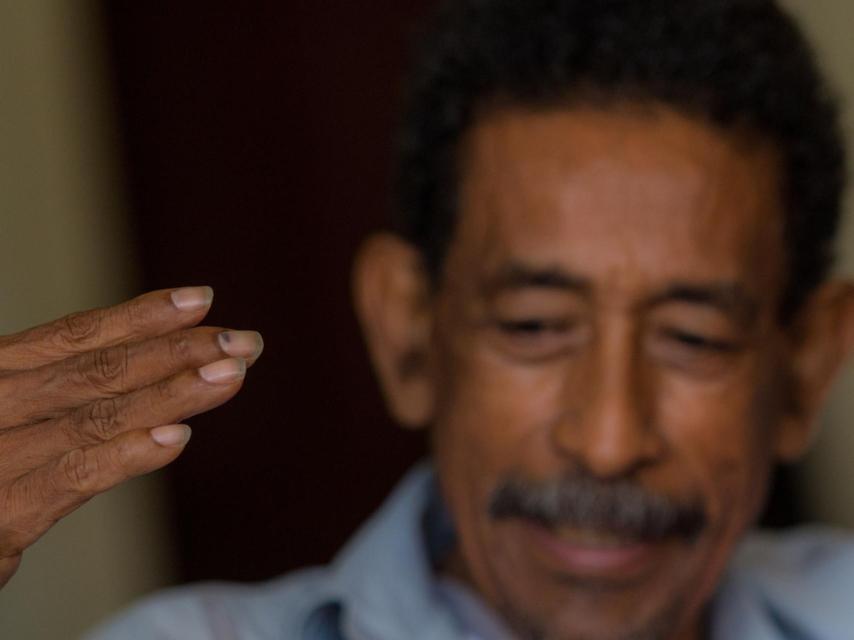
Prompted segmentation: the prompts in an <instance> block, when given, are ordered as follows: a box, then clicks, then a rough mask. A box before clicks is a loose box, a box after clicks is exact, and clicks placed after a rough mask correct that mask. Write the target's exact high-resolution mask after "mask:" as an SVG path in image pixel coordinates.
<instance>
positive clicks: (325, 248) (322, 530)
mask: <svg viewBox="0 0 854 640" xmlns="http://www.w3.org/2000/svg"><path fill="white" fill-rule="evenodd" d="M429 4H431V2H430V0H415V1H413V0H406V1H401V0H373V1H372V2H354V1H353V0H323V1H322V2H318V1H317V0H303V1H294V0H292V1H289V2H285V1H282V2H260V1H258V2H245V3H243V2H241V3H215V2H211V3H184V2H182V3H166V2H134V1H132V0H111V1H107V0H105V1H104V2H103V14H104V18H105V20H104V24H105V25H106V29H107V35H108V41H109V48H110V51H111V58H112V63H113V64H112V66H113V77H114V83H113V84H114V87H115V97H116V107H117V111H118V114H119V117H120V124H121V135H122V142H123V146H124V155H125V162H126V168H125V173H126V175H127V178H128V185H127V186H128V192H129V194H130V197H131V202H130V205H131V211H132V215H133V221H134V222H133V224H134V232H135V234H136V239H137V242H138V247H137V248H138V254H139V255H140V257H141V259H142V266H143V272H144V282H143V283H142V284H143V286H144V288H146V289H154V288H161V287H171V286H177V285H184V284H210V285H212V286H213V287H214V288H215V290H216V302H215V306H214V311H213V313H212V314H211V316H210V322H211V323H215V324H221V325H228V326H230V327H234V328H254V329H258V330H260V331H261V332H262V333H263V334H264V336H265V339H266V352H265V355H264V357H263V358H262V359H261V360H260V361H259V363H258V364H257V365H256V366H255V368H253V370H252V371H251V372H250V375H249V377H248V381H247V384H246V387H245V390H244V391H243V393H242V394H241V395H240V396H238V398H237V399H236V400H235V401H233V402H231V403H230V404H228V405H227V406H226V407H224V408H222V409H219V410H217V411H215V412H213V413H211V414H208V415H204V416H200V417H197V418H195V419H193V420H192V421H191V424H192V425H193V427H194V430H195V436H194V438H193V441H192V443H191V445H190V447H189V448H188V450H187V452H186V453H185V455H184V456H183V457H182V458H181V459H180V461H179V462H178V463H176V464H175V465H174V466H173V467H171V469H170V471H169V475H168V478H169V482H170V484H171V486H172V489H173V492H172V507H173V511H174V516H175V517H174V527H175V533H176V538H177V541H178V549H177V552H178V553H177V556H178V557H179V558H180V559H181V563H182V565H181V566H180V567H179V568H178V572H179V576H180V577H181V578H182V579H184V580H196V579H204V578H227V579H258V578H265V577H269V576H272V575H275V574H277V573H281V572H282V571H285V570H288V569H291V568H294V567H299V566H303V565H306V564H311V563H318V562H324V561H326V560H328V559H329V558H330V557H331V555H332V554H333V553H334V551H335V549H337V548H338V547H339V546H340V545H341V544H342V543H343V542H344V540H346V538H347V537H348V536H349V535H350V534H351V533H352V531H353V530H354V529H355V528H356V526H357V525H358V523H359V522H360V521H362V520H363V519H364V517H365V516H366V515H367V514H368V513H370V511H372V510H373V509H374V508H375V507H376V506H377V505H378V504H379V502H380V501H381V499H382V498H383V497H384V496H385V495H386V493H387V492H388V491H389V489H390V487H391V486H392V485H393V483H394V481H395V480H396V479H397V478H398V477H399V476H400V475H401V474H402V473H403V472H404V470H405V469H406V468H407V467H408V466H409V465H410V464H411V463H412V461H413V460H415V459H416V458H418V457H419V456H421V455H423V450H424V448H423V442H422V437H420V436H418V435H413V434H408V433H405V432H403V431H401V430H399V429H395V428H394V427H393V426H392V424H391V423H390V421H389V419H388V418H387V417H386V415H385V413H384V410H383V408H382V404H381V401H380V398H379V394H378V392H377V390H376V387H375V384H374V380H373V377H372V374H371V372H370V370H369V367H368V364H367V359H366V358H365V355H364V351H363V347H362V343H361V338H360V336H359V334H358V330H357V326H356V323H355V320H354V318H353V315H352V312H351V310H350V296H349V267H350V262H351V259H352V256H353V253H354V250H355V248H356V246H357V245H358V242H359V240H360V239H361V238H362V237H363V236H364V235H365V234H366V233H367V232H368V231H369V230H371V229H375V228H377V227H379V226H381V225H382V224H383V222H384V220H385V219H386V217H387V214H388V210H389V199H388V195H387V194H388V183H389V168H390V165H391V154H390V147H391V140H392V131H393V128H394V124H395V121H396V114H397V112H398V105H399V98H398V94H399V87H400V78H401V75H402V70H403V68H404V66H405V65H404V61H405V57H406V55H405V54H406V52H407V49H408V41H409V36H410V34H411V32H412V31H413V29H414V25H415V24H416V23H417V17H418V16H420V15H422V14H423V12H424V9H425V7H427V6H428V5H429ZM193 5H195V6H193ZM791 495H792V492H791V490H790V484H789V483H788V477H786V478H784V479H783V484H781V485H778V493H777V500H776V501H775V505H776V506H775V508H774V509H773V510H772V516H771V520H772V521H774V522H783V521H788V520H791V519H792V517H793V516H794V503H793V501H792V499H791Z"/></svg>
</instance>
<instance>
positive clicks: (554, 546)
mask: <svg viewBox="0 0 854 640" xmlns="http://www.w3.org/2000/svg"><path fill="white" fill-rule="evenodd" d="M523 526H524V527H525V530H526V532H527V533H528V534H529V535H530V536H531V537H532V538H533V541H534V543H535V545H536V547H537V548H539V549H541V550H542V552H544V554H545V555H546V557H547V558H548V559H550V560H551V562H552V563H555V564H557V565H558V566H559V567H560V568H561V570H562V571H563V572H566V573H568V574H571V575H578V576H589V577H601V578H623V579H626V578H631V577H634V576H636V575H638V574H640V573H643V571H644V570H646V569H648V568H649V567H650V566H651V565H652V561H653V560H654V558H655V555H656V554H655V551H656V550H657V549H658V547H659V545H653V544H651V543H643V542H633V543H626V544H624V545H617V546H594V545H584V544H580V543H575V542H569V541H567V540H565V539H563V538H561V537H559V536H557V535H555V534H553V533H551V532H550V531H549V530H548V529H546V528H545V527H541V526H538V525H535V524H524V525H523Z"/></svg>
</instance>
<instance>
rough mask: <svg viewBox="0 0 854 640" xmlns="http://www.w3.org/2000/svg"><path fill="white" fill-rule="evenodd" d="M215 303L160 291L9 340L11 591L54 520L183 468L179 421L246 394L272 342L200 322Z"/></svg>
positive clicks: (199, 291)
mask: <svg viewBox="0 0 854 640" xmlns="http://www.w3.org/2000/svg"><path fill="white" fill-rule="evenodd" d="M212 298H213V292H212V291H211V290H210V289H209V288H208V287H194V288H186V289H178V290H166V291H156V292H153V293H148V294H145V295H143V296H140V297H138V298H135V299H133V300H130V301H129V302H126V303H124V304H121V305H118V306H116V307H112V308H109V309H96V310H93V311H86V312H82V313H76V314H73V315H70V316H67V317H65V318H62V319H60V320H57V321H55V322H52V323H49V324H46V325H43V326H40V327H36V328H34V329H29V330H27V331H24V332H22V333H19V334H15V335H11V336H3V337H0V587H2V586H3V585H5V584H6V583H7V582H8V581H9V579H10V578H11V577H12V576H13V575H14V573H15V571H16V570H17V568H18V566H19V564H20V561H21V555H22V554H23V552H24V550H26V549H27V547H29V546H30V545H31V544H33V543H34V542H35V541H36V540H37V539H38V538H39V537H40V536H41V535H42V534H44V533H45V532H46V531H47V530H48V529H49V528H50V527H51V526H52V525H53V524H54V523H55V522H57V521H58V520H59V519H60V518H62V517H64V516H66V515H68V514H69V513H70V512H71V511H73V510H74V509H76V508H77V507H79V506H80V505H81V504H83V503H84V502H86V501H87V500H88V499H89V498H91V497H93V496H95V495H96V494H98V493H101V492H103V491H106V490H107V489H110V488H111V487H114V486H115V485H117V484H119V483H121V482H124V481H125V480H128V479H130V478H133V477H136V476H139V475H142V474H145V473H148V472H151V471H154V470H156V469H159V468H160V467H163V466H164V465H166V464H168V463H170V462H172V461H173V460H174V459H175V458H177V457H178V455H179V454H180V453H181V452H182V451H183V449H184V446H185V445H186V443H187V440H188V439H189V435H190V430H189V428H188V427H187V426H186V425H182V424H179V423H180V422H181V421H182V420H185V419H187V418H189V417H191V416H194V415H197V414H199V413H202V412H204V411H208V410H209V409H213V408H214V407H217V406H219V405H220V404H223V403H224V402H226V401H228V400H229V399H231V398H232V397H233V396H234V395H235V394H236V393H237V392H238V391H239V390H240V387H241V386H242V384H243V379H244V376H245V371H246V367H247V366H248V365H251V364H252V363H253V362H254V361H255V359H256V358H257V357H258V356H259V355H260V353H261V350H262V348H263V343H262V341H261V337H260V335H259V334H257V333H255V332H250V331H227V330H224V329H219V328H214V327H199V326H196V325H198V323H199V322H201V321H202V319H203V318H204V317H205V315H206V314H207V312H208V310H209V309H210V305H211V301H212Z"/></svg>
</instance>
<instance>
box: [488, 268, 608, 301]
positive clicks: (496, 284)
mask: <svg viewBox="0 0 854 640" xmlns="http://www.w3.org/2000/svg"><path fill="white" fill-rule="evenodd" d="M484 289H485V291H486V292H487V294H488V295H493V296H494V295H497V294H499V293H502V292H505V291H515V290H519V289H553V290H557V291H566V292H571V293H579V294H582V295H590V293H591V291H592V286H591V284H590V281H589V280H587V279H586V278H582V277H580V276H576V275H573V274H570V273H567V272H566V271H564V270H562V269H559V268H556V267H537V266H533V265H526V264H523V263H521V262H511V263H509V264H507V265H505V266H504V267H502V268H501V269H499V270H498V272H497V273H496V274H494V275H493V276H491V277H489V278H488V279H487V281H486V283H485V287H484Z"/></svg>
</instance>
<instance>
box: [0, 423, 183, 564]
mask: <svg viewBox="0 0 854 640" xmlns="http://www.w3.org/2000/svg"><path fill="white" fill-rule="evenodd" d="M189 436H190V430H189V427H187V426H186V425H170V426H168V427H160V428H158V429H153V430H149V429H138V430H135V431H130V432H127V433H123V434H121V435H119V436H117V437H116V438H113V439H112V440H109V441H107V442H103V443H101V444H98V445H95V446H90V447H82V448H77V449H73V450H71V451H69V452H67V453H66V454H65V455H63V456H61V457H59V458H58V459H55V460H53V461H51V462H49V463H48V464H45V465H43V466H41V467H39V468H37V469H35V470H34V471H32V472H30V473H28V474H26V475H24V476H22V477H21V478H19V479H18V480H17V481H15V482H13V483H12V484H10V485H8V486H7V487H6V488H5V490H4V492H3V496H2V499H3V504H4V510H3V512H2V513H0V558H7V559H8V558H14V557H15V556H18V555H20V554H21V553H22V552H23V551H24V549H26V548H27V547H28V546H29V545H31V544H32V543H33V542H35V541H36V540H37V539H38V538H39V537H40V536H41V535H42V534H43V533H44V532H45V531H47V530H48V529H49V528H50V527H51V526H52V525H53V524H54V523H55V522H56V521H57V520H59V519H60V518H62V517H63V516H65V515H67V514H68V513H70V512H71V511H73V510H74V509H75V508H77V507H78V506H80V505H81V504H83V503H84V502H86V501H87V500H88V499H89V498H91V497H93V496H94V495H96V494H98V493H101V492H103V491H106V490H107V489H110V488H111V487H114V486H115V485H117V484H119V483H121V482H124V481H125V480H128V479H129V478H132V477H135V476H139V475H142V474H145V473H148V472H151V471H154V470H155V469H159V468H161V467H163V466H164V465H166V464H168V463H170V462H172V461H173V460H174V459H175V458H177V457H178V455H179V454H180V453H181V451H182V450H183V448H184V445H186V443H187V440H188V439H189ZM158 440H159V442H158ZM7 562H8V561H7ZM3 570H4V564H3V563H2V562H0V577H2V574H3ZM12 572H13V573H14V570H13V571H12ZM9 575H10V576H11V574H9Z"/></svg>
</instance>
